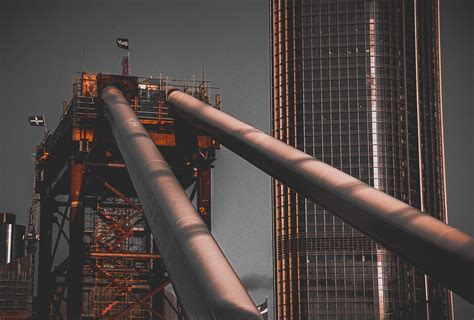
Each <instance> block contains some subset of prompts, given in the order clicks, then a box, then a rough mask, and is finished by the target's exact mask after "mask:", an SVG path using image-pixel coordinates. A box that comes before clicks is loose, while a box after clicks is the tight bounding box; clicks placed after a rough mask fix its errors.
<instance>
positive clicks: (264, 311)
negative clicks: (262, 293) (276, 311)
mask: <svg viewBox="0 0 474 320" xmlns="http://www.w3.org/2000/svg"><path fill="white" fill-rule="evenodd" d="M257 309H258V311H259V312H260V314H261V315H262V317H263V319H268V297H265V302H264V303H262V304H260V305H258V306H257Z"/></svg>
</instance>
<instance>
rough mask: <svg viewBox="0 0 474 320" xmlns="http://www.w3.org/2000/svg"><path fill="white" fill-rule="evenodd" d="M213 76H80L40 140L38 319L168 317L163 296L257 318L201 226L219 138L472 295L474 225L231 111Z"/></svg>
mask: <svg viewBox="0 0 474 320" xmlns="http://www.w3.org/2000/svg"><path fill="white" fill-rule="evenodd" d="M208 90H209V86H208V83H207V82H205V81H202V82H201V83H200V84H199V86H194V85H191V86H190V85H189V84H188V83H186V82H179V81H174V83H173V81H170V80H167V81H163V79H149V78H148V79H142V78H137V77H130V76H115V75H104V74H91V73H82V74H79V75H78V76H77V77H76V78H75V80H74V88H73V99H72V100H71V102H70V103H69V104H67V105H65V108H64V114H63V116H62V118H61V121H60V123H59V125H58V127H57V128H56V130H55V131H54V132H52V133H49V134H48V135H47V136H46V137H45V140H44V141H43V142H42V143H41V144H40V145H39V146H38V148H37V152H36V172H37V175H36V186H35V191H36V192H37V193H38V194H39V195H40V200H39V202H40V227H39V228H40V246H39V273H38V299H39V303H38V310H37V312H38V319H63V318H64V319H80V318H82V319H154V318H156V319H163V314H164V311H165V307H164V306H165V304H167V303H168V306H167V309H168V307H171V309H173V310H174V311H176V313H177V314H179V317H185V318H186V319H261V315H260V313H259V311H258V310H257V308H256V306H255V303H254V302H253V301H252V299H251V298H250V296H249V295H248V293H247V291H246V290H245V288H244V287H243V285H242V283H241V282H240V280H239V278H238V276H237V274H236V273H235V271H234V270H233V268H232V266H231V265H230V263H229V261H228V260H227V258H226V257H225V255H224V253H223V252H222V250H221V249H220V248H219V246H218V244H217V242H216V241H215V239H214V238H213V236H212V234H211V233H210V214H211V207H210V169H211V168H212V162H213V161H214V159H215V150H216V149H217V148H219V143H222V144H223V145H225V146H226V147H227V148H229V149H230V150H231V151H233V152H235V153H237V154H239V155H240V156H242V157H243V158H245V159H246V160H247V161H249V162H250V163H252V164H254V165H255V166H257V167H259V168H260V169H262V170H264V171H265V172H267V173H268V174H270V175H271V176H273V177H275V178H277V179H279V181H282V183H285V185H287V186H288V187H290V188H292V189H294V190H295V191H297V192H300V194H302V195H303V196H305V197H307V198H308V199H310V200H311V201H315V202H317V203H318V204H319V205H321V206H322V207H324V208H326V209H329V210H331V212H333V213H334V214H336V215H337V216H339V217H340V218H341V219H343V220H344V221H346V222H348V223H349V224H351V225H352V226H354V227H355V228H358V229H359V230H361V231H362V232H363V233H364V234H366V235H368V236H369V237H371V238H373V239H374V240H376V241H377V242H379V243H381V245H383V246H384V247H387V248H388V249H390V250H393V251H395V252H396V253H397V254H400V255H401V256H402V257H403V258H405V259H407V260H408V261H409V262H410V263H413V264H414V265H415V266H417V267H419V268H421V269H422V270H423V271H424V272H426V273H427V274H429V275H431V276H433V277H435V278H436V279H438V280H439V281H441V282H442V283H443V284H444V285H446V286H448V287H449V288H451V289H453V290H455V291H456V292H457V293H458V294H460V295H461V296H463V297H465V298H466V299H468V300H470V301H472V300H474V289H473V288H471V286H470V285H469V282H466V279H468V278H469V277H472V275H471V274H470V270H471V269H472V268H473V267H474V252H473V251H472V248H474V239H472V238H471V237H469V236H468V235H466V234H464V233H462V232H460V231H459V230H456V229H454V228H452V227H449V226H448V225H446V224H444V223H442V222H440V221H439V220H436V219H434V218H433V217H431V216H429V215H426V214H422V213H421V212H420V211H419V210H417V209H416V208H413V207H411V206H410V205H408V204H405V203H403V202H401V201H399V200H396V199H394V198H392V197H391V196H389V195H386V194H384V193H383V192H381V191H378V190H376V189H374V188H371V187H370V186H368V185H366V184H364V183H363V182H361V181H359V180H357V179H355V178H353V177H351V176H349V175H347V174H345V173H343V172H341V171H339V170H337V169H335V168H333V167H331V166H330V165H328V164H324V163H323V162H321V161H319V160H316V159H315V158H313V157H311V156H310V155H307V154H305V153H303V152H301V151H299V150H297V149H295V148H293V147H291V146H289V145H287V144H285V143H283V142H281V141H278V140H276V139H274V138H272V137H270V136H268V135H266V134H264V133H263V132H261V131H259V130H257V129H255V128H253V127H251V126H248V125H246V124H245V123H242V122H240V121H239V120H237V119H234V118H232V117H231V116H229V115H226V114H225V113H223V112H221V111H219V104H220V98H219V96H217V97H216V99H215V103H214V106H211V105H209V102H210V101H209V91H208ZM186 189H188V190H189V192H188V193H186V192H185V190H186ZM53 226H54V227H53ZM61 247H62V248H63V249H64V248H66V249H68V254H66V255H63V256H61V254H60V253H61V252H64V250H61V249H60V248H61ZM447 265H449V266H450V267H451V266H453V267H451V268H454V269H455V272H451V273H446V272H445V271H444V270H445V267H446V266H447ZM170 283H171V284H172V286H173V289H174V292H175V293H176V297H177V302H176V304H177V306H178V307H174V306H175V302H174V301H168V300H169V298H168V297H167V295H166V294H165V287H166V286H167V285H168V284H170Z"/></svg>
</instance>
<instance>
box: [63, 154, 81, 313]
mask: <svg viewBox="0 0 474 320" xmlns="http://www.w3.org/2000/svg"><path fill="white" fill-rule="evenodd" d="M83 179H84V163H83V162H82V161H80V160H78V159H74V160H72V161H71V195H70V221H69V238H70V240H69V273H68V290H67V318H68V319H70V320H76V319H77V320H79V319H80V318H81V313H82V277H83V264H84V207H83V205H82V202H81V188H82V182H83Z"/></svg>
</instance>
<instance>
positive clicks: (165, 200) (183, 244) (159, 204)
mask: <svg viewBox="0 0 474 320" xmlns="http://www.w3.org/2000/svg"><path fill="white" fill-rule="evenodd" d="M101 98H102V99H103V101H104V102H105V104H106V107H105V113H106V116H107V118H108V120H109V122H110V124H111V127H112V131H113V134H114V137H115V140H116V142H117V144H118V146H119V149H120V151H121V152H122V156H123V158H124V160H125V163H126V165H127V170H128V172H129V174H130V177H131V179H132V182H133V185H134V186H135V190H136V191H137V194H138V196H139V198H140V202H141V203H142V206H143V208H144V210H145V214H146V218H147V221H148V223H149V225H150V228H151V230H152V232H153V235H154V237H155V240H156V242H157V244H158V247H159V249H160V253H161V255H162V257H163V261H164V263H165V265H166V267H167V270H168V272H169V276H170V279H171V282H172V284H173V287H174V289H175V291H176V293H177V295H178V297H179V300H180V302H181V304H182V306H183V308H184V310H185V313H186V315H187V317H188V318H189V319H261V316H260V314H259V312H258V310H257V308H256V307H255V304H254V303H253V301H252V299H251V298H250V296H249V295H248V293H247V291H246V290H245V288H244V287H243V285H242V283H241V282H240V280H239V278H238V277H237V275H236V274H235V271H234V270H233V268H232V266H231V265H230V263H229V261H228V260H227V258H226V257H225V255H224V254H223V252H222V250H221V249H220V248H219V246H218V244H217V243H216V241H215V239H214V238H213V236H212V235H211V233H210V231H209V229H208V228H207V226H206V224H205V223H204V222H203V220H202V219H201V218H200V217H199V215H198V213H197V212H196V210H195V209H194V207H193V205H192V203H191V202H190V201H189V199H188V197H187V195H186V193H185V192H184V190H183V189H182V187H181V185H180V183H179V182H178V180H177V179H176V177H175V176H174V174H173V172H172V170H171V168H170V167H169V166H168V164H167V163H166V162H165V160H164V158H163V156H162V155H161V153H160V151H159V150H158V149H157V148H156V146H155V144H154V143H153V142H152V140H151V139H150V137H149V135H148V133H147V132H146V130H145V128H144V127H143V125H142V124H141V123H140V121H139V120H138V119H137V117H136V115H135V113H134V112H133V110H132V109H131V108H130V106H129V101H127V100H126V98H125V97H124V95H123V94H122V92H121V91H120V90H119V89H117V88H115V87H113V86H109V87H105V88H104V89H103V90H102V92H101Z"/></svg>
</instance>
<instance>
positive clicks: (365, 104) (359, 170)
mask: <svg viewBox="0 0 474 320" xmlns="http://www.w3.org/2000/svg"><path fill="white" fill-rule="evenodd" d="M271 17H272V21H271V22H272V23H271V47H272V62H273V63H272V65H273V68H272V104H273V108H272V121H273V135H274V137H276V138H278V139H280V140H283V141H285V142H286V143H288V144H290V145H293V146H295V147H297V148H298V149H300V150H302V151H304V152H306V153H308V154H310V155H313V156H315V157H317V158H319V159H322V160H323V161H324V162H326V163H329V164H331V165H333V166H335V167H336V168H339V169H341V170H343V171H345V172H346V173H348V174H350V175H352V176H354V177H357V178H359V179H361V180H362V181H365V182H366V183H368V184H370V185H372V186H374V187H375V188H377V189H380V190H382V191H384V192H386V193H388V194H390V195H392V196H394V197H397V198H399V199H401V200H403V201H405V202H407V203H410V204H411V205H413V206H415V207H417V208H419V209H421V210H422V211H426V212H429V213H430V214H432V215H434V216H436V217H437V218H439V219H441V220H443V221H446V220H447V212H446V196H445V177H444V149H443V119H442V105H441V75H440V56H439V54H440V50H439V3H438V0H272V1H271ZM274 251H275V260H274V273H275V274H274V276H275V277H274V278H275V284H274V286H275V300H274V301H275V306H276V307H275V312H276V315H277V319H452V303H451V293H450V292H449V291H448V290H446V289H444V288H443V287H441V286H440V285H439V284H437V283H436V282H435V281H433V280H432V279H430V278H429V277H427V276H425V275H423V274H422V273H421V272H419V271H417V270H415V269H414V268H413V267H411V266H410V265H409V264H407V263H406V262H404V261H403V260H402V259H400V258H398V257H397V256H396V255H395V254H393V253H391V252H389V251H387V250H385V249H384V248H382V247H381V246H380V245H378V244H377V243H375V242H373V241H372V240H370V239H368V238H367V237H365V236H364V235H362V234H361V233H360V232H358V231H357V230H354V229H353V228H351V227H350V226H349V225H347V224H345V223H344V222H342V221H341V220H339V219H338V218H337V217H335V216H333V215H332V214H331V213H330V212H328V211H325V210H323V209H322V208H321V207H319V206H317V205H315V204H313V203H311V202H309V201H307V200H306V199H304V198H303V197H302V196H300V195H298V194H297V193H295V192H293V191H292V190H291V189H289V188H287V187H286V186H284V185H283V184H281V183H280V182H279V181H275V182H274Z"/></svg>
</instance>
